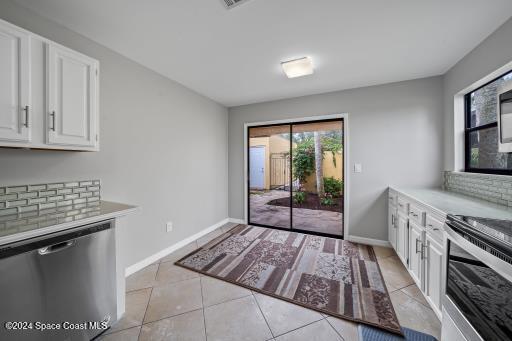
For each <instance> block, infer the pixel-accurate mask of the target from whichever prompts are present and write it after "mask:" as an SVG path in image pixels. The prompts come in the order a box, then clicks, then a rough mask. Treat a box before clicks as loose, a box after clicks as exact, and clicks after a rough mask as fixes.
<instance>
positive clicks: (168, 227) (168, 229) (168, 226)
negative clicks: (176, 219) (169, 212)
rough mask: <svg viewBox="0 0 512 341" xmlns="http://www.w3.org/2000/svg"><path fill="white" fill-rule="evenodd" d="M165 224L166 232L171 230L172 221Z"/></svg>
mask: <svg viewBox="0 0 512 341" xmlns="http://www.w3.org/2000/svg"><path fill="white" fill-rule="evenodd" d="M165 226H166V229H167V232H171V231H172V221H169V222H167V224H166V225H165Z"/></svg>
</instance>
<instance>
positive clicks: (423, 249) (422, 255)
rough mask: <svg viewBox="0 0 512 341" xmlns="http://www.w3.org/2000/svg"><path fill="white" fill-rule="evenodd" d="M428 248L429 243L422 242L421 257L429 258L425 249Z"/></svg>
mask: <svg viewBox="0 0 512 341" xmlns="http://www.w3.org/2000/svg"><path fill="white" fill-rule="evenodd" d="M427 248H428V246H427V245H425V244H421V259H427V256H426V254H427V252H426V251H425V249H427ZM427 251H428V250H427Z"/></svg>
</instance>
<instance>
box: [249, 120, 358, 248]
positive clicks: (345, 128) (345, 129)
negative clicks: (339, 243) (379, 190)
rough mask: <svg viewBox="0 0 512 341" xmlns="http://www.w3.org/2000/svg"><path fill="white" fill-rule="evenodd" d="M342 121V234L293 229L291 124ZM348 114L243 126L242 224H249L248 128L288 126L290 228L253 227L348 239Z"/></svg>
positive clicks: (253, 123) (254, 123)
mask: <svg viewBox="0 0 512 341" xmlns="http://www.w3.org/2000/svg"><path fill="white" fill-rule="evenodd" d="M336 120H342V122H343V222H342V223H343V233H342V235H341V236H336V235H332V234H327V233H320V232H312V231H307V230H301V229H295V228H293V218H292V216H293V213H292V212H293V205H292V202H293V201H292V200H293V197H292V196H293V189H292V187H293V184H292V180H293V175H292V173H293V172H292V169H291V167H292V166H291V162H292V159H291V157H292V156H291V152H292V137H291V136H292V135H291V133H292V126H293V124H301V123H302V124H305V123H314V122H326V121H336ZM348 121H349V114H347V113H344V114H332V115H323V116H312V117H303V118H291V119H284V120H276V121H265V122H251V123H245V124H244V222H245V224H248V223H249V193H250V188H249V186H250V182H249V171H250V169H249V148H250V143H249V138H250V137H249V128H251V127H259V126H279V125H290V228H284V227H278V226H270V225H263V224H253V225H255V226H262V227H268V228H274V229H278V230H284V231H295V232H300V233H308V234H314V235H320V236H325V237H331V238H340V239H348V236H349V223H348V222H349V200H348V199H349V198H348V195H349V193H350V190H349V188H350V182H351V181H350V179H349V174H350V172H349V171H348V165H349V164H350V163H349V122H348Z"/></svg>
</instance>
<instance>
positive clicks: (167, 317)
mask: <svg viewBox="0 0 512 341" xmlns="http://www.w3.org/2000/svg"><path fill="white" fill-rule="evenodd" d="M198 310H203V308H197V309H194V310H190V311H186V312H183V313H179V314H176V315H172V316H166V317H162V318H159V319H158V320H154V321H149V322H146V323H143V324H142V325H141V326H136V327H142V326H145V325H148V324H152V323H156V322H160V321H163V320H167V319H173V318H175V317H178V316H182V315H185V314H188V313H193V312H195V311H198ZM132 328H133V327H132ZM127 329H129V328H127ZM122 330H126V329H122Z"/></svg>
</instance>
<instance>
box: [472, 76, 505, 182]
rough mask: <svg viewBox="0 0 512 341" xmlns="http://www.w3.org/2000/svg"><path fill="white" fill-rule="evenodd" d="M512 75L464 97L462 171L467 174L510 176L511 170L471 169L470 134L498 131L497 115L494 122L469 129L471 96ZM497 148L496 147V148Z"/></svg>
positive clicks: (482, 86)
mask: <svg viewBox="0 0 512 341" xmlns="http://www.w3.org/2000/svg"><path fill="white" fill-rule="evenodd" d="M510 73H512V70H509V71H507V72H505V73H504V74H502V75H501V76H499V77H496V78H494V79H493V80H492V81H489V82H487V83H485V84H484V85H481V86H480V87H478V88H476V89H474V90H472V91H470V92H468V93H467V94H465V95H464V156H465V157H464V171H465V172H467V173H484V174H498V175H512V169H497V168H472V167H471V148H470V145H469V144H470V139H469V135H470V133H472V132H475V131H480V130H485V129H489V128H494V127H496V129H498V117H497V115H498V113H496V121H495V122H491V123H487V124H484V125H481V126H478V127H473V128H472V127H471V94H472V93H474V92H476V91H478V90H480V89H482V88H484V87H486V86H487V85H489V84H491V83H493V82H495V81H497V80H498V79H500V78H503V77H505V76H506V75H508V74H510ZM496 147H497V146H496Z"/></svg>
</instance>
